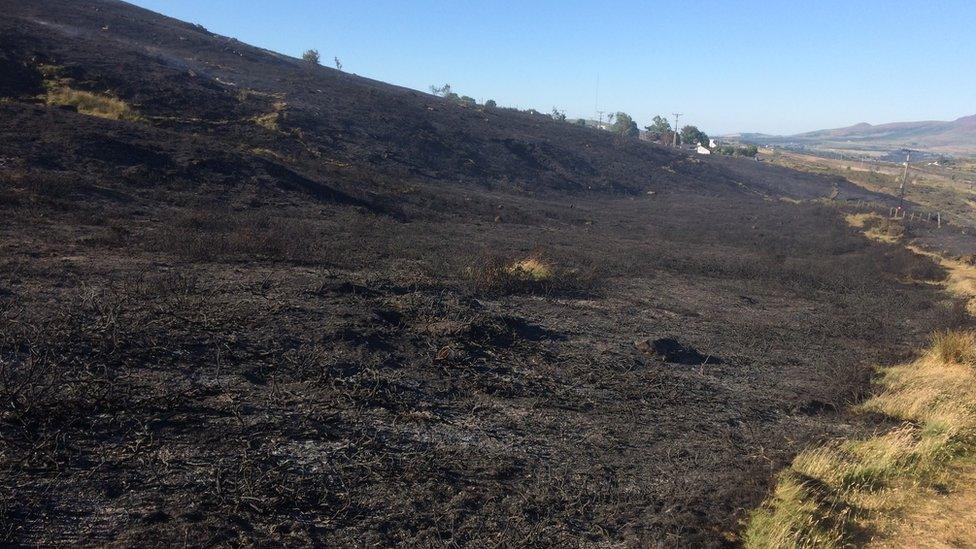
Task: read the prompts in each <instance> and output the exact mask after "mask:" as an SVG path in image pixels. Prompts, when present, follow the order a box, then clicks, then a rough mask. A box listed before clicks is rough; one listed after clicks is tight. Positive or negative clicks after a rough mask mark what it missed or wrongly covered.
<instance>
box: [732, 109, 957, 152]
mask: <svg viewBox="0 0 976 549" xmlns="http://www.w3.org/2000/svg"><path fill="white" fill-rule="evenodd" d="M736 137H738V138H739V139H740V140H742V141H746V142H751V143H765V144H773V145H794V146H803V147H808V148H822V149H851V150H876V151H885V150H890V149H893V148H903V147H909V148H913V149H919V150H923V151H928V152H933V153H946V154H961V155H972V154H976V115H972V116H964V117H962V118H957V119H956V120H953V121H951V122H943V121H938V120H928V121H923V122H894V123H890V124H879V125H876V126H875V125H871V124H868V123H866V122H861V123H860V124H855V125H853V126H848V127H846V128H835V129H830V130H818V131H813V132H807V133H800V134H796V135H790V136H774V135H766V134H761V133H744V134H740V135H738V136H736Z"/></svg>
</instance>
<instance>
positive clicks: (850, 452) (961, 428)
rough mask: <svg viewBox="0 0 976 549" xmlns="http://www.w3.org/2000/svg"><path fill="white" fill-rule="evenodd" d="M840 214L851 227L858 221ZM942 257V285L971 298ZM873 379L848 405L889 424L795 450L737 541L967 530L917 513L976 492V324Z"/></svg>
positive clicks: (967, 285)
mask: <svg viewBox="0 0 976 549" xmlns="http://www.w3.org/2000/svg"><path fill="white" fill-rule="evenodd" d="M848 221H849V222H851V224H852V225H854V226H857V224H858V222H860V221H866V220H860V219H849V220H848ZM861 226H862V227H864V226H869V224H866V223H863V222H862V223H861ZM942 264H943V266H944V267H946V268H947V269H948V270H949V273H950V279H949V282H948V284H947V286H948V288H949V289H950V290H951V291H953V292H954V293H956V294H957V295H960V296H961V297H965V298H967V299H969V300H971V301H970V305H972V303H973V301H972V300H973V299H974V296H976V282H974V280H976V279H974V278H970V277H969V274H971V273H970V272H969V271H968V270H967V269H971V267H967V266H966V265H964V264H962V263H961V262H955V261H949V260H943V261H942ZM970 310H972V307H970ZM877 383H878V384H879V385H880V387H879V391H877V393H876V396H874V397H873V398H871V399H870V400H868V401H866V402H864V403H863V404H861V405H860V406H858V407H857V409H856V412H859V413H870V414H880V415H883V416H885V417H887V418H890V419H892V420H895V421H896V422H897V423H898V426H897V427H896V428H893V429H890V430H888V431H887V432H884V433H880V434H877V435H875V436H872V437H868V438H865V439H860V440H845V441H836V442H833V443H830V444H828V445H825V446H823V447H820V448H813V449H810V450H807V451H804V452H803V453H801V454H800V455H798V456H797V457H796V458H795V459H794V461H793V464H792V465H791V466H790V467H789V468H788V469H787V470H786V471H784V472H783V473H782V474H781V475H780V478H779V479H778V482H777V485H776V488H775V491H774V493H773V494H772V496H771V497H770V498H769V499H768V500H767V501H766V502H765V503H764V504H763V505H762V507H760V508H759V509H757V510H755V511H754V512H753V513H752V514H751V516H750V517H749V520H748V522H747V525H746V530H745V533H744V541H745V545H746V546H747V547H850V546H862V545H868V544H877V545H890V544H892V542H893V540H898V539H904V536H905V535H906V534H907V533H908V532H910V533H911V535H912V537H913V539H915V540H916V542H917V543H918V544H919V545H930V544H932V543H939V542H938V541H937V540H943V539H949V540H951V539H956V538H959V537H962V538H963V539H965V536H967V534H966V533H965V532H962V531H961V529H965V528H970V529H971V528H972V526H971V522H969V521H965V520H957V521H947V522H936V521H931V520H928V519H926V518H925V516H926V515H925V513H928V514H929V515H932V514H939V513H940V511H939V509H940V505H944V504H942V503H940V500H939V498H943V497H944V496H945V495H947V494H952V495H954V497H956V498H957V499H960V500H963V501H968V502H970V503H972V502H973V501H974V500H976V494H973V493H970V492H969V490H970V489H971V488H972V487H973V485H972V484H971V483H970V482H967V481H966V479H976V465H974V463H976V461H974V458H976V332H972V331H967V330H958V331H947V332H940V333H937V334H935V335H934V336H933V338H932V342H931V345H930V347H929V348H928V349H927V350H926V352H925V353H924V354H923V355H922V356H921V358H919V359H917V360H915V361H913V362H910V363H907V364H902V365H898V366H893V367H888V368H883V369H882V370H881V371H880V375H879V378H878V381H877ZM962 507H964V508H971V506H970V507H965V505H962ZM933 509H935V511H933ZM949 511H950V513H953V512H954V513H958V512H960V511H958V510H954V509H950V510H949ZM970 541H971V540H970ZM897 544H898V543H897V542H894V545H897Z"/></svg>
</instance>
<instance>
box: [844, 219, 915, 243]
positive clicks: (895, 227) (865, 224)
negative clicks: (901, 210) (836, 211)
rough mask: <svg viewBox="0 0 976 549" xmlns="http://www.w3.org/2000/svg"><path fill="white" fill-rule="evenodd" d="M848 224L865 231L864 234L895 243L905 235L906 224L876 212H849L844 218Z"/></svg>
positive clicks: (873, 238) (881, 240)
mask: <svg viewBox="0 0 976 549" xmlns="http://www.w3.org/2000/svg"><path fill="white" fill-rule="evenodd" d="M844 219H845V220H846V221H847V224H848V225H850V226H851V227H854V228H855V229H861V230H862V231H864V236H867V237H868V238H870V239H872V240H877V241H879V242H887V243H889V244H894V243H896V242H899V241H901V240H902V239H903V238H904V237H905V226H904V225H903V224H901V223H898V222H897V221H895V220H892V219H888V218H886V217H882V216H880V215H878V214H876V213H858V214H849V215H847V216H845V218H844Z"/></svg>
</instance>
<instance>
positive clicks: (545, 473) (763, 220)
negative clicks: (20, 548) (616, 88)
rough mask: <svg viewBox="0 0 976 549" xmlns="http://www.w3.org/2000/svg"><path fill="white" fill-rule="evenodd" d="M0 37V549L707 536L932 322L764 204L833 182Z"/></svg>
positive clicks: (29, 12)
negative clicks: (538, 272)
mask: <svg viewBox="0 0 976 549" xmlns="http://www.w3.org/2000/svg"><path fill="white" fill-rule="evenodd" d="M0 13H2V14H3V15H2V16H0V70H2V71H3V74H4V76H5V78H4V79H2V81H3V84H2V85H0V94H2V95H3V100H2V101H0V169H2V171H0V216H2V217H0V220H2V221H0V398H2V402H3V403H4V408H3V411H2V414H3V415H2V416H0V482H2V486H3V489H2V490H0V536H2V539H3V540H4V541H9V542H18V543H72V544H87V545H103V544H118V545H132V544H138V543H148V542H152V543H160V542H162V543H167V544H177V543H180V544H182V543H191V544H238V543H262V544H275V543H291V544H293V543H309V542H320V543H330V544H334V545H366V544H373V543H385V544H390V543H396V542H400V543H413V544H436V545H439V544H455V543H456V544H470V545H498V544H503V545H504V544H510V545H516V544H517V545H525V544H535V545H542V544H557V545H573V546H576V545H579V544H586V543H596V544H601V543H617V542H624V543H631V544H635V543H643V544H652V543H667V544H669V545H673V544H682V545H689V546H708V545H723V544H730V543H734V542H735V539H736V537H735V535H736V534H735V533H736V531H737V530H738V528H739V522H738V521H739V519H740V518H741V516H742V513H743V511H744V509H747V508H749V507H752V506H754V505H756V504H757V503H758V502H759V501H761V500H762V498H763V496H764V495H765V493H766V490H767V489H768V486H769V482H770V479H771V478H772V475H773V474H774V473H775V471H777V470H778V469H780V468H781V467H782V466H783V465H784V464H785V463H787V462H788V460H789V459H790V457H791V456H793V455H794V454H795V453H796V452H797V451H798V450H800V449H801V448H802V447H803V446H804V445H806V444H808V443H811V442H814V441H816V440H819V439H823V438H824V437H829V436H833V435H836V434H839V433H847V432H849V431H851V430H856V429H870V428H872V426H870V425H863V424H862V423H854V422H852V420H851V419H850V418H846V417H844V416H843V415H842V414H841V413H839V412H838V410H840V409H841V407H842V406H843V405H844V404H845V403H848V402H850V401H852V400H854V399H856V398H858V397H859V396H861V395H863V394H864V393H865V392H866V391H867V390H868V389H869V386H868V383H867V380H868V376H869V371H870V368H871V366H872V365H873V364H874V363H875V362H876V361H878V360H879V359H880V357H881V356H885V357H886V358H889V359H890V357H891V352H892V350H894V352H896V353H898V352H904V353H908V352H909V349H910V348H911V347H912V346H913V345H914V344H915V343H917V342H918V341H919V339H920V338H921V337H923V335H924V334H925V333H927V331H928V330H930V329H931V327H932V326H933V325H935V324H937V323H939V322H949V321H951V318H949V317H951V309H950V308H949V307H948V305H949V304H945V306H943V305H942V304H940V303H939V299H940V297H939V296H938V295H937V294H936V293H935V291H934V290H933V289H931V288H932V286H931V285H929V284H926V283H925V282H926V281H930V280H933V279H938V278H940V277H942V276H943V273H942V272H941V271H940V269H939V268H937V267H936V266H935V265H934V264H932V263H930V262H929V261H928V260H926V259H923V258H920V257H917V256H914V255H911V254H910V253H908V252H906V251H904V250H900V249H898V248H895V247H889V246H883V245H881V244H877V243H873V242H870V241H868V240H866V239H864V238H862V237H860V236H858V235H857V234H856V233H855V232H854V231H852V230H851V229H849V228H848V227H847V226H846V224H845V223H844V221H843V219H842V216H839V215H837V211H836V208H835V206H833V205H830V204H815V203H806V202H805V203H794V202H788V201H784V200H780V199H781V198H788V199H793V200H799V199H804V200H807V199H813V198H826V197H834V198H836V199H839V200H846V199H850V198H857V197H865V198H869V197H868V196H867V195H865V194H864V193H863V191H859V190H858V189H857V188H856V187H853V186H851V185H849V184H847V183H846V182H844V181H843V180H838V179H825V178H819V177H815V176H810V175H798V174H797V173H796V172H792V171H789V170H782V169H773V168H770V167H766V166H763V165H761V164H758V163H755V162H751V161H742V162H736V161H732V160H722V159H716V160H711V161H709V160H700V159H697V158H692V157H689V156H686V155H683V154H680V153H675V152H672V151H669V150H667V149H663V148H659V147H656V146H653V145H647V144H643V143H639V142H636V141H631V140H626V139H621V138H615V137H613V136H611V135H609V134H607V133H603V132H599V131H595V130H591V129H586V128H579V127H575V126H570V125H567V124H561V123H557V122H554V121H551V120H549V119H548V118H546V117H541V116H538V115H532V114H528V113H522V112H517V111H512V110H506V109H486V108H481V107H465V106H463V105H459V104H455V103H452V102H449V101H445V100H442V99H439V98H435V97H432V96H429V95H426V94H423V93H420V92H416V91H411V90H406V89H402V88H397V87H394V86H389V85H387V84H383V83H379V82H374V81H370V80H366V79H362V78H359V77H356V76H354V75H349V74H340V73H338V72H336V71H333V70H331V69H325V68H321V67H318V68H312V67H309V66H307V65H305V64H302V63H301V62H299V61H296V60H294V59H290V58H286V57H283V56H280V55H277V54H273V53H270V52H267V51H263V50H259V49H256V48H252V47H250V46H247V45H245V44H242V43H240V42H237V41H234V40H232V39H228V38H224V37H219V36H214V35H212V34H209V33H207V32H206V31H205V30H203V29H201V28H199V27H196V26H193V25H190V24H186V23H182V22H179V21H175V20H172V19H167V18H164V17H161V16H158V15H155V14H152V13H150V12H146V11H144V10H140V9H137V8H134V7H131V6H128V5H126V4H123V3H118V2H110V1H104V2H102V1H100V2H75V1H71V2H68V1H63V2H62V1H54V0H50V1H43V2H19V1H10V0H3V1H0ZM8 75H10V76H11V77H10V78H6V77H7V76H8ZM52 86H61V87H66V88H69V89H71V90H77V91H82V92H87V93H91V94H95V95H97V96H99V97H111V98H113V99H115V100H118V101H122V102H124V103H125V104H126V105H127V106H128V107H129V108H131V109H132V111H133V112H134V113H137V115H138V118H137V119H133V120H127V121H123V120H109V119H102V118H97V117H93V116H88V115H86V114H83V113H81V112H75V111H76V110H77V109H75V108H72V107H67V108H66V107H63V106H62V107H59V106H55V105H49V104H47V102H46V101H45V100H44V99H43V97H44V95H45V93H46V90H48V89H51V87H52ZM870 198H872V199H876V200H881V199H882V198H880V197H870ZM527 258H535V259H538V260H540V261H541V262H544V263H545V264H546V265H548V266H550V267H551V271H552V272H551V273H550V274H549V276H546V277H544V278H541V279H539V280H535V279H531V280H525V279H513V278H512V271H511V265H513V264H514V263H515V262H517V261H520V260H524V259H527ZM906 311H910V312H911V314H905V313H906ZM655 342H658V343H657V345H655ZM660 342H664V343H660ZM676 345H677V347H676ZM665 347H667V348H669V349H678V350H679V351H675V352H676V353H678V354H674V355H671V354H669V353H668V352H660V351H659V349H661V348H665ZM655 349H658V350H657V351H656V350H655ZM690 356H694V357H698V356H704V357H705V360H703V361H702V363H701V364H691V363H690V362H693V361H690V360H684V359H681V360H677V359H674V357H690ZM669 360H670V362H669Z"/></svg>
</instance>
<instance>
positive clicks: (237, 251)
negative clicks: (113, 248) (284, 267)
mask: <svg viewBox="0 0 976 549" xmlns="http://www.w3.org/2000/svg"><path fill="white" fill-rule="evenodd" d="M325 240H326V236H325V235H323V234H321V230H320V229H319V228H318V227H317V226H315V224H313V223H312V222H311V221H309V220H306V219H296V218H293V217H287V216H284V215H272V214H269V213H265V212H244V213H226V212H208V211H196V212H193V213H189V214H185V215H182V216H179V217H177V218H176V219H175V220H174V221H173V222H172V223H170V224H168V225H167V226H165V227H163V229H162V230H161V231H160V234H158V235H157V237H156V238H155V241H154V246H153V247H154V248H155V250H157V251H165V252H169V253H173V254H175V255H177V256H180V257H182V258H184V259H188V260H192V261H219V260H243V259H271V260H281V261H294V262H298V263H314V262H318V261H321V260H323V258H324V256H325V247H324V246H323V245H322V242H324V241H325Z"/></svg>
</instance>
